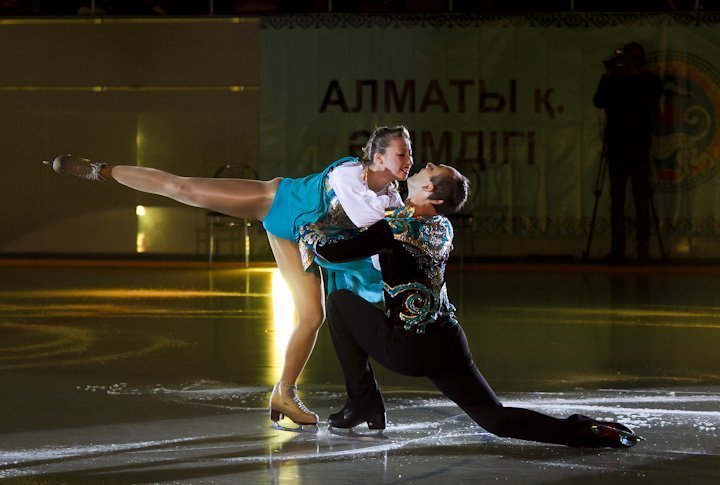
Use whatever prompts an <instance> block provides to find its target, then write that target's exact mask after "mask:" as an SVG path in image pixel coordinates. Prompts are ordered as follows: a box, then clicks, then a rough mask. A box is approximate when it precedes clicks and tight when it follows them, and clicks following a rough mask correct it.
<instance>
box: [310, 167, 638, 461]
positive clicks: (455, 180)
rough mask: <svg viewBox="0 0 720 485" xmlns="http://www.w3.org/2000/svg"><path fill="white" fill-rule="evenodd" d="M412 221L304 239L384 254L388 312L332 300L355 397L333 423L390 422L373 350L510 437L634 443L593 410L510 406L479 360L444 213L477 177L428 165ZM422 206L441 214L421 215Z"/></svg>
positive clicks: (335, 254)
mask: <svg viewBox="0 0 720 485" xmlns="http://www.w3.org/2000/svg"><path fill="white" fill-rule="evenodd" d="M407 183H408V198H407V201H406V204H407V207H408V208H409V212H410V213H411V214H410V216H411V217H409V218H402V219H398V218H386V219H383V220H381V221H379V222H377V223H375V224H374V225H372V226H370V227H369V228H368V229H367V230H365V231H363V232H361V233H360V234H359V235H357V236H356V237H354V238H349V239H342V238H337V237H335V236H328V235H325V234H323V233H322V230H321V229H319V228H318V227H312V226H309V227H307V228H305V229H304V231H303V232H301V237H302V238H303V240H304V242H306V243H309V244H311V245H312V246H313V247H314V250H315V252H316V254H317V255H318V256H319V257H320V258H322V259H325V260H327V261H330V262H341V261H348V260H353V259H357V258H366V257H369V256H372V255H374V254H379V259H380V266H381V270H382V277H383V293H384V299H385V311H383V310H381V309H379V308H377V307H376V306H374V305H372V304H370V303H368V302H367V301H365V300H363V299H362V298H360V297H358V296H357V295H355V294H353V293H351V292H349V291H346V290H339V291H336V292H333V293H331V294H330V295H329V297H328V299H327V319H328V322H329V328H330V334H331V336H332V340H333V343H334V345H335V350H336V352H337V355H338V358H339V360H340V364H341V365H342V369H343V373H344V374H345V385H346V389H347V394H348V399H347V402H346V404H345V406H344V407H343V408H342V409H341V410H340V411H339V412H337V413H335V414H332V415H331V416H330V417H329V419H328V422H329V424H330V426H333V427H336V428H352V427H353V426H356V425H358V424H361V423H363V422H367V423H368V427H369V428H370V429H384V428H385V406H384V403H383V398H382V395H381V394H380V390H379V388H378V385H377V382H376V381H375V377H374V374H373V369H372V366H371V365H370V362H369V359H368V356H372V357H373V358H375V359H376V360H377V361H378V362H380V363H381V364H382V365H384V366H385V367H387V368H389V369H391V370H394V371H396V372H399V373H401V374H404V375H410V376H426V377H429V378H430V379H431V380H432V382H433V383H434V384H435V385H436V386H437V388H438V389H439V390H440V391H442V392H443V393H444V394H445V395H446V396H448V397H449V398H450V399H452V400H453V401H454V402H455V403H457V404H458V406H460V408H462V409H463V410H464V411H465V412H466V413H467V414H468V415H469V416H470V417H471V418H472V419H473V420H474V421H475V422H476V423H478V424H479V425H480V426H482V427H483V428H484V429H485V430H487V431H489V432H491V433H493V434H495V435H498V436H503V437H512V438H519V439H524V440H531V441H539V442H545V443H557V444H563V445H567V446H573V447H605V446H607V447H615V448H627V447H631V446H634V445H635V444H636V443H637V442H638V441H639V440H641V439H642V438H640V437H639V436H638V435H636V434H635V433H634V432H633V431H631V430H630V429H629V428H627V427H625V426H623V425H621V424H618V423H609V422H598V421H595V420H593V419H591V418H589V417H586V416H581V415H577V414H575V415H572V416H570V417H568V418H566V419H558V418H554V417H551V416H547V415H544V414H541V413H538V412H535V411H531V410H528V409H522V408H511V407H504V406H503V405H502V404H501V403H500V401H499V400H498V398H497V397H496V396H495V394H494V393H493V391H492V389H491V388H490V386H489V385H488V383H487V382H486V381H485V379H484V378H483V376H482V375H481V374H480V372H479V371H478V369H477V367H476V366H475V363H474V362H473V359H472V355H471V354H470V350H469V348H468V344H467V340H466V338H465V334H464V333H463V330H462V327H461V326H460V324H459V323H458V321H457V320H456V318H455V314H454V311H455V308H454V307H453V305H452V304H451V303H450V301H449V299H448V296H447V291H446V287H445V264H446V262H447V260H448V256H449V254H450V251H451V249H452V237H453V230H452V225H451V224H450V222H449V221H448V220H447V219H446V218H445V217H443V215H442V214H449V213H452V212H455V211H457V210H459V209H460V208H461V207H462V205H463V204H464V203H465V200H466V199H467V193H468V181H467V179H466V178H465V177H464V176H462V175H461V174H460V173H459V172H458V171H457V170H455V169H453V168H451V167H449V166H445V165H434V164H431V163H428V164H427V166H426V167H425V168H423V169H422V170H421V171H420V172H418V173H417V174H415V175H413V176H412V177H410V178H409V179H408V182H407ZM414 208H417V209H418V210H422V211H423V213H427V212H426V211H432V212H431V213H435V214H436V215H434V216H429V217H412V210H413V209H414Z"/></svg>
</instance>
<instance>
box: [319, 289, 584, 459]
mask: <svg viewBox="0 0 720 485" xmlns="http://www.w3.org/2000/svg"><path fill="white" fill-rule="evenodd" d="M327 315H328V323H329V328H330V334H331V336H332V339H333V343H334V344H335V350H336V352H337V355H338V359H339V360H340V364H341V366H342V368H343V373H344V374H345V385H346V388H347V390H348V397H349V399H350V401H351V402H352V404H353V405H357V406H377V403H378V402H380V403H382V397H381V394H380V390H379V388H378V386H377V383H376V381H375V376H374V374H373V371H372V367H371V366H370V364H369V362H368V356H372V357H373V358H374V359H375V360H377V361H378V362H379V363H380V364H382V365H383V366H384V367H387V368H388V369H390V370H393V371H395V372H398V373H400V374H404V375H409V376H416V377H419V376H427V377H429V378H430V379H431V380H432V382H433V383H434V384H435V385H436V386H437V387H438V389H439V390H440V391H442V392H443V393H444V394H445V395H446V396H447V397H449V398H450V399H452V400H453V401H454V402H455V403H457V405H458V406H459V407H460V408H461V409H462V410H463V411H465V412H466V413H467V414H468V415H469V416H470V417H471V418H472V419H473V420H474V421H475V422H476V423H478V424H479V425H480V426H482V427H483V428H484V429H485V430H487V431H489V432H491V433H493V434H496V435H498V436H504V437H512V438H518V439H525V440H531V441H541V442H545V443H558V444H566V445H571V446H575V445H578V444H579V443H575V441H576V440H577V438H575V437H574V433H573V430H574V429H576V427H575V426H573V424H574V423H575V421H576V418H573V419H570V418H569V419H557V418H553V417H551V416H547V415H544V414H541V413H538V412H535V411H531V410H528V409H522V408H510V407H503V406H502V404H500V401H499V400H498V398H497V396H495V393H494V392H493V391H492V389H491V388H490V386H489V385H488V383H487V382H486V381H485V378H484V377H483V376H482V374H480V371H479V370H478V369H477V367H476V365H475V363H474V362H473V360H472V355H471V353H470V349H469V347H468V345H467V340H466V338H465V334H464V332H463V330H462V328H461V327H460V326H459V325H457V326H452V327H445V328H429V329H428V330H427V334H426V335H417V334H413V333H411V332H406V331H403V330H402V329H399V328H398V327H396V326H395V325H393V323H392V322H390V321H389V320H388V319H387V318H386V317H385V315H384V313H383V312H382V311H381V310H380V309H378V308H376V307H374V306H373V305H371V304H370V303H368V302H367V301H365V300H363V299H362V298H360V297H359V296H357V295H355V294H353V293H351V292H349V291H347V290H340V291H336V292H333V293H332V294H331V295H330V296H329V297H328V302H327ZM431 326H432V324H431ZM431 326H430V327H431ZM383 409H384V407H383Z"/></svg>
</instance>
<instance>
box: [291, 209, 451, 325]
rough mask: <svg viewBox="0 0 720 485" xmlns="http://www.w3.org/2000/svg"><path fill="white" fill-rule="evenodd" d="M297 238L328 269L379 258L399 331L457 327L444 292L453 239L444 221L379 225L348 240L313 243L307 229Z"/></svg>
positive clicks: (408, 220)
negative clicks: (338, 264)
mask: <svg viewBox="0 0 720 485" xmlns="http://www.w3.org/2000/svg"><path fill="white" fill-rule="evenodd" d="M301 238H302V239H303V240H304V241H306V242H308V241H310V242H311V244H312V246H313V248H314V251H315V253H316V254H317V255H318V256H319V257H320V258H323V259H325V260H327V261H330V262H333V263H339V262H345V261H351V260H355V259H362V258H367V257H370V256H372V255H374V254H378V255H379V260H380V267H381V272H382V279H383V296H384V300H385V311H386V315H387V316H388V318H390V319H391V320H392V321H393V322H395V323H396V324H397V325H401V326H402V327H403V328H404V329H406V330H410V331H415V332H417V333H424V332H425V330H426V327H427V326H428V325H448V324H449V325H455V324H457V320H456V319H455V314H454V312H455V307H454V306H453V305H452V304H451V303H450V301H449V299H448V297H447V290H446V287H445V265H446V263H447V260H448V257H449V255H450V251H451V250H452V238H453V228H452V225H451V224H450V221H448V220H447V218H445V217H442V216H433V217H429V218H424V217H418V218H406V219H394V218H388V219H383V220H381V221H378V222H377V223H375V224H373V225H372V226H370V227H369V228H368V229H366V230H365V231H362V232H361V233H360V234H359V235H357V236H355V237H352V238H349V239H342V236H341V238H340V239H337V238H332V237H328V236H327V235H322V236H321V237H318V233H317V232H316V231H315V230H314V229H313V228H311V227H310V228H306V230H305V231H304V232H301Z"/></svg>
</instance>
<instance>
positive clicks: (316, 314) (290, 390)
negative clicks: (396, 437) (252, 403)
mask: <svg viewBox="0 0 720 485" xmlns="http://www.w3.org/2000/svg"><path fill="white" fill-rule="evenodd" d="M268 239H269V240H270V247H271V248H272V251H273V254H274V255H275V261H276V262H277V265H278V268H279V269H280V273H281V274H282V276H283V278H284V279H285V282H286V283H287V285H288V287H289V289H290V293H291V294H292V299H293V303H294V304H295V310H296V312H297V316H298V323H297V325H296V326H295V329H294V330H293V332H292V333H291V334H290V339H289V340H288V346H287V349H286V350H285V363H284V364H283V370H282V375H281V377H280V382H279V383H277V384H276V385H275V388H274V389H273V394H272V397H271V398H270V408H271V418H272V419H273V420H274V421H277V420H278V419H279V418H280V416H279V415H280V414H284V415H285V416H287V417H288V418H290V419H292V420H293V421H295V422H296V423H298V424H315V423H317V420H318V417H317V414H315V413H312V412H310V411H308V410H307V408H306V407H305V406H304V405H303V404H302V402H300V400H299V399H298V398H297V396H296V387H295V386H296V383H297V379H298V377H299V376H300V373H301V372H302V370H303V368H304V367H305V363H306V362H307V360H308V358H309V357H310V354H311V353H312V350H313V347H315V340H316V339H317V334H318V330H319V329H320V326H321V325H322V322H323V320H324V318H325V302H324V298H323V282H322V277H321V276H320V275H318V274H315V273H312V272H308V271H305V268H304V267H303V264H302V260H301V258H300V251H299V249H298V246H297V244H296V243H295V242H293V241H288V240H287V239H282V238H279V237H276V236H273V235H272V234H270V233H268Z"/></svg>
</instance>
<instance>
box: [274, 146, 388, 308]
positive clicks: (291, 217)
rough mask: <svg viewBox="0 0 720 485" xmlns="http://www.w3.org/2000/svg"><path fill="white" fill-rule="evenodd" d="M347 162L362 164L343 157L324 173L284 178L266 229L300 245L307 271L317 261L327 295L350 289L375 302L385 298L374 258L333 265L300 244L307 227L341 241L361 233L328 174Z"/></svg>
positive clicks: (354, 159) (308, 247) (352, 158)
mask: <svg viewBox="0 0 720 485" xmlns="http://www.w3.org/2000/svg"><path fill="white" fill-rule="evenodd" d="M346 163H352V164H358V163H359V161H358V159H357V158H355V157H344V158H341V159H339V160H336V161H334V162H333V163H331V164H330V165H329V166H328V167H326V168H325V170H323V171H322V172H319V173H314V174H311V175H308V176H306V177H303V178H284V179H282V180H281V181H280V184H279V185H278V188H277V192H276V195H275V199H274V200H273V203H272V206H271V207H270V211H269V212H268V215H267V216H266V217H265V219H264V220H263V227H264V228H265V230H266V231H268V232H269V233H270V234H273V235H274V236H276V237H281V238H283V239H288V240H290V241H296V242H299V247H300V253H301V256H302V260H303V264H304V266H305V269H306V270H307V269H309V268H310V266H311V265H312V263H313V262H315V263H316V264H318V265H320V266H322V267H323V268H324V269H325V270H326V272H325V275H326V282H325V285H326V289H327V292H328V294H329V293H331V292H332V291H335V290H339V289H347V290H350V291H352V292H353V293H355V294H357V295H359V296H361V297H362V298H364V299H365V300H367V301H369V302H372V303H376V302H380V301H382V299H383V296H382V277H381V274H380V271H379V269H378V267H377V266H376V265H374V264H373V262H372V260H371V258H366V259H362V260H357V261H351V262H347V263H330V262H327V261H325V260H318V259H316V258H315V254H314V252H312V249H311V246H310V245H308V244H306V243H304V242H303V241H300V231H301V229H302V228H303V227H307V226H313V227H316V228H317V230H318V231H319V232H320V233H325V234H333V235H335V237H341V238H345V237H353V236H355V235H357V234H358V233H359V232H360V231H361V229H360V228H358V227H357V226H355V225H354V224H353V223H352V221H351V220H350V219H349V217H348V216H347V214H345V211H344V209H343V207H342V204H340V203H339V201H338V197H337V194H336V193H335V191H334V190H333V188H332V187H331V186H330V183H329V181H328V175H329V173H330V172H331V171H332V170H334V169H335V168H336V167H338V166H340V165H342V164H346ZM398 200H399V197H398ZM380 218H381V217H379V218H378V220H379V219H380ZM338 234H339V235H340V236H338Z"/></svg>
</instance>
